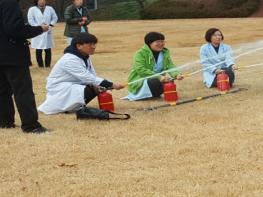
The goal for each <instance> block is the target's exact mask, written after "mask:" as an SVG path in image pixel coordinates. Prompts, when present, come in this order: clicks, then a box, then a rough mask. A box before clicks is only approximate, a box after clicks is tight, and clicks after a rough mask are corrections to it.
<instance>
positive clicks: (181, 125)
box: [0, 18, 263, 197]
mask: <svg viewBox="0 0 263 197" xmlns="http://www.w3.org/2000/svg"><path fill="white" fill-rule="evenodd" d="M262 22H263V19H260V18H258V19H253V18H250V19H211V20H210V19H209V20H208V19H202V20H161V21H159V20H156V21H116V22H93V23H92V25H91V26H90V31H91V32H92V33H94V34H95V35H97V36H98V38H99V40H100V42H99V44H98V48H97V52H98V53H97V54H96V55H94V57H93V62H94V64H95V66H96V70H97V72H98V74H99V75H101V76H104V77H108V78H110V79H113V80H114V81H119V82H125V81H126V78H127V75H128V71H129V69H130V65H131V58H132V56H133V53H134V52H135V51H136V50H137V49H138V48H139V47H141V45H142V42H143V41H142V40H143V37H144V35H145V33H147V32H148V31H152V30H156V31H161V32H163V33H165V35H166V36H167V47H168V48H170V49H171V51H172V55H173V59H174V60H175V62H176V63H177V64H179V65H180V64H183V63H185V62H188V61H192V60H196V59H198V53H199V52H198V51H199V47H200V45H201V44H202V43H203V34H204V32H205V30H206V29H207V28H209V27H212V26H216V27H219V28H221V29H222V31H223V32H224V33H225V37H226V42H227V43H230V44H231V45H232V46H233V47H235V48H237V47H238V46H239V44H240V43H247V42H253V41H257V40H261V39H262V33H263V26H262ZM63 27H64V25H63V24H59V25H57V26H56V27H55V40H56V48H55V50H54V55H53V63H55V61H56V60H57V59H58V58H59V57H60V56H61V54H62V51H63V49H64V47H65V39H64V37H63V36H62V34H63ZM260 61H262V53H261V54H254V55H253V56H248V57H246V58H242V59H240V60H239V64H243V65H246V64H250V63H257V62H260ZM34 63H35V62H34ZM31 71H32V76H33V81H34V90H35V93H36V99H37V103H38V104H40V103H41V102H42V101H43V100H44V98H45V79H46V77H47V76H48V73H49V72H50V70H40V69H38V68H37V67H36V66H34V67H33V68H32V69H31ZM262 75H263V71H262V67H258V68H253V69H250V70H243V71H239V72H238V74H237V81H236V87H246V88H249V90H248V91H246V92H240V93H237V94H233V95H227V96H222V97H218V98H214V99H210V100H206V101H200V102H196V103H191V104H187V105H182V106H177V107H170V108H165V109H161V110H158V111H153V112H138V111H136V109H138V108H142V107H149V106H150V105H158V104H162V103H163V101H161V100H155V101H144V102H127V101H122V100H119V99H118V98H119V97H121V96H124V95H125V94H126V93H127V92H126V90H122V91H115V92H113V94H114V99H115V105H116V108H117V111H121V112H129V113H131V115H132V118H131V120H129V121H109V122H107V121H105V122H102V121H95V120H89V121H76V119H75V116H74V115H65V114H60V115H53V116H45V115H42V114H40V120H41V122H42V123H43V125H45V126H46V127H48V128H50V129H52V130H53V132H50V133H47V134H44V135H25V134H23V133H22V132H21V131H20V129H19V128H17V129H14V130H1V132H0V139H1V145H0V155H1V157H0V172H1V173H0V196H3V197H7V196H26V197H29V196H52V197H53V196H74V197H75V196H96V197H97V196H262V194H263V179H262V177H263V165H262V164H263V158H262V152H263V134H262V131H263V129H262V127H263V122H262V120H263V111H262V109H263V108H262V105H263V101H262V97H263V88H262V87H263V85H262ZM178 91H179V94H180V97H181V98H190V97H195V96H200V95H206V94H208V93H213V92H215V91H216V90H207V89H205V88H204V87H203V85H202V82H201V76H200V75H196V76H194V77H192V78H190V79H187V80H184V81H182V82H179V83H178ZM91 106H97V101H94V102H92V103H91ZM16 122H17V124H19V122H20V121H19V118H18V116H17V117H16Z"/></svg>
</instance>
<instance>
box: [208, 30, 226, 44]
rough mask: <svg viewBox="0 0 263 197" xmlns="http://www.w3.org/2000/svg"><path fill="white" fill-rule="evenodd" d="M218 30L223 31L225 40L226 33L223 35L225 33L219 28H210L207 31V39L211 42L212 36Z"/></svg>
mask: <svg viewBox="0 0 263 197" xmlns="http://www.w3.org/2000/svg"><path fill="white" fill-rule="evenodd" d="M217 31H219V32H220V33H221V35H222V40H224V35H223V33H222V32H221V31H220V29H217V28H210V29H208V30H207V31H206V33H205V40H206V41H207V42H211V38H212V36H213V34H214V33H215V32H217Z"/></svg>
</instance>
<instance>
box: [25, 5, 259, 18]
mask: <svg viewBox="0 0 263 197" xmlns="http://www.w3.org/2000/svg"><path fill="white" fill-rule="evenodd" d="M46 1H47V4H48V5H51V6H52V7H54V8H55V10H56V12H57V15H58V17H59V20H60V21H63V18H64V17H63V15H64V10H65V8H66V7H67V6H68V5H70V4H71V3H72V0H46ZM83 1H84V5H85V6H90V7H92V6H93V5H94V0H83ZM97 1H98V9H97V10H94V11H91V15H92V18H93V19H94V20H120V19H166V18H168V19H170V18H213V17H247V16H250V15H251V14H253V13H254V12H255V11H256V10H257V9H258V8H259V5H260V0H213V1H211V0H97ZM33 2H34V0H20V4H21V7H22V10H23V13H24V16H26V13H27V10H28V8H29V7H31V6H33V5H34V3H33Z"/></svg>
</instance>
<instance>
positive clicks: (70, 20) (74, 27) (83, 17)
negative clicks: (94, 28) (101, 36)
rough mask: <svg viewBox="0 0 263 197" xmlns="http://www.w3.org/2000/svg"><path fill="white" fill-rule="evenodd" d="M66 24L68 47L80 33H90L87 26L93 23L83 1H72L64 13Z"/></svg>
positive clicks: (65, 33)
mask: <svg viewBox="0 0 263 197" xmlns="http://www.w3.org/2000/svg"><path fill="white" fill-rule="evenodd" d="M64 18H65V22H66V27H65V32H64V35H65V36H66V37H67V42H68V45H70V44H71V41H72V39H73V38H74V37H75V36H76V35H78V34H79V33H80V32H88V28H87V25H88V24H90V22H91V17H90V15H89V13H88V9H87V8H86V7H84V6H83V0H72V4H71V5H69V6H68V7H67V8H66V9H65V12H64Z"/></svg>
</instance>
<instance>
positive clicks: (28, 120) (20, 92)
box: [0, 0, 48, 133]
mask: <svg viewBox="0 0 263 197" xmlns="http://www.w3.org/2000/svg"><path fill="white" fill-rule="evenodd" d="M18 1H19V0H0V43H1V45H0V128H14V127H15V124H14V122H15V121H14V116H15V108H14V103H13V100H12V95H14V100H15V103H16V106H17V109H18V112H19V115H20V119H21V123H22V125H21V128H22V131H24V132H26V133H42V132H45V131H46V130H47V129H46V128H44V127H42V126H41V124H40V123H39V122H38V113H37V110H36V102H35V96H34V93H33V88H32V79H31V76H30V71H29V64H30V53H29V52H30V51H29V47H28V41H27V40H26V39H28V38H32V37H35V36H37V35H40V34H41V33H43V32H46V31H48V25H46V24H43V25H41V26H37V27H32V26H30V25H25V24H24V19H23V16H22V13H21V10H20V7H19V4H18Z"/></svg>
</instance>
